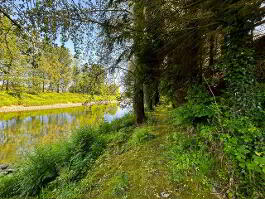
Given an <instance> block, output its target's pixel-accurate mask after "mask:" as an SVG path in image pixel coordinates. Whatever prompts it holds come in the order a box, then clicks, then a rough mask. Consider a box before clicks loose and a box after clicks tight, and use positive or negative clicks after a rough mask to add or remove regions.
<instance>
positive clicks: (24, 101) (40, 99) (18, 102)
mask: <svg viewBox="0 0 265 199" xmlns="http://www.w3.org/2000/svg"><path fill="white" fill-rule="evenodd" d="M113 100H116V96H96V95H94V96H91V95H84V94H78V93H51V92H50V93H39V94H36V95H35V94H28V93H21V94H20V95H19V96H18V95H15V94H12V93H8V92H3V91H2V92H0V109H1V110H5V111H2V112H6V110H11V111H7V112H14V111H20V110H21V111H24V110H45V109H47V108H48V109H50V108H49V107H50V105H54V106H55V107H58V108H70V107H76V106H81V105H82V103H84V102H99V101H113ZM48 105H49V106H48ZM31 106H36V107H35V108H28V107H31ZM37 106H38V107H44V106H47V107H46V108H44V109H39V108H38V107H37ZM25 107H26V108H25ZM51 108H53V107H51ZM0 112H1V111H0Z"/></svg>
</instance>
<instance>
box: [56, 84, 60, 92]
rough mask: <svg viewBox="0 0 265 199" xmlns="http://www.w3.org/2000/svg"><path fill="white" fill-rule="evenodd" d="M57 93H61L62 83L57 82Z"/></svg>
mask: <svg viewBox="0 0 265 199" xmlns="http://www.w3.org/2000/svg"><path fill="white" fill-rule="evenodd" d="M57 93H60V85H59V84H57Z"/></svg>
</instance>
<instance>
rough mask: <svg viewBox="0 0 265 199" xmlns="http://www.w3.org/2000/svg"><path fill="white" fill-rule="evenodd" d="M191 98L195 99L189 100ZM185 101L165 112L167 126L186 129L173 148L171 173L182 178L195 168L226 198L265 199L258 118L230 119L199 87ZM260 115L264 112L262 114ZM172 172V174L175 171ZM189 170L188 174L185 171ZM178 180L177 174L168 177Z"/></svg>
mask: <svg viewBox="0 0 265 199" xmlns="http://www.w3.org/2000/svg"><path fill="white" fill-rule="evenodd" d="M194 96H195V97H194ZM187 99H188V103H186V104H185V105H183V106H181V107H179V108H177V109H175V110H174V111H172V112H171V118H172V121H171V124H173V125H175V126H179V127H180V126H181V127H182V128H186V129H185V130H184V131H185V132H186V135H185V136H186V139H184V138H179V134H176V135H175V136H172V139H173V140H176V139H177V140H178V141H181V140H184V141H182V142H181V145H178V146H175V147H173V148H174V149H173V153H175V154H178V156H179V157H178V158H177V159H176V160H175V161H176V162H175V163H174V161H173V163H172V164H173V173H179V172H180V171H182V170H183V173H185V175H186V177H187V176H188V175H195V174H196V173H197V170H201V172H199V173H201V174H203V173H204V171H208V172H209V173H211V171H215V172H214V175H213V176H214V178H215V179H218V178H219V177H220V180H217V181H216V180H214V181H213V180H210V181H211V183H210V185H211V186H212V187H213V188H214V190H217V191H219V193H220V194H221V195H223V196H224V197H228V198H240V199H246V198H249V199H261V198H264V197H265V190H264V187H265V144H264V143H265V142H264V141H265V140H264V139H265V137H264V129H265V126H264V125H262V123H260V122H259V121H260V118H259V117H261V115H262V111H261V113H260V114H254V113H253V114H252V117H250V116H248V115H236V114H234V113H232V112H230V111H229V110H230V109H229V108H228V107H226V106H225V105H224V104H223V103H222V101H223V99H222V98H214V97H211V96H209V94H208V93H207V91H205V90H204V89H203V88H202V87H200V88H199V87H196V88H193V89H190V93H189V95H188V97H187ZM263 116H264V114H263ZM176 171H177V172H176ZM190 172H191V173H190ZM173 176H174V179H175V180H177V181H179V180H183V179H182V178H183V176H182V175H181V176H177V175H175V174H174V175H173Z"/></svg>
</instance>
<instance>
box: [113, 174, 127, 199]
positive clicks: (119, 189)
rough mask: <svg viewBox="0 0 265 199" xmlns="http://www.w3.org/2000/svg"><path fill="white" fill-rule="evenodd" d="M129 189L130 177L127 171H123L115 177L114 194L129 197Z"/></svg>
mask: <svg viewBox="0 0 265 199" xmlns="http://www.w3.org/2000/svg"><path fill="white" fill-rule="evenodd" d="M128 189H129V177H128V174H127V173H125V172H122V173H121V174H118V175H117V176H116V177H115V178H114V187H113V191H112V193H113V195H115V196H117V197H119V198H123V199H125V198H127V196H126V195H127V194H126V192H127V191H128Z"/></svg>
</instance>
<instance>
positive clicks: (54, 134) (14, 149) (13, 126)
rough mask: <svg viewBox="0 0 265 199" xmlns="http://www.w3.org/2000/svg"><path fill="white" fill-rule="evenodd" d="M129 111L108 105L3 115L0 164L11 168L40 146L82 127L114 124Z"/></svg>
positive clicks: (1, 120)
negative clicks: (6, 164) (11, 165)
mask: <svg viewBox="0 0 265 199" xmlns="http://www.w3.org/2000/svg"><path fill="white" fill-rule="evenodd" d="M130 110H131V108H130V107H125V108H121V107H119V106H118V105H117V104H109V105H93V106H90V107H77V108H67V109H56V110H45V111H33V112H17V113H3V114H0V164H4V163H8V164H10V163H11V164H12V163H14V162H16V161H17V160H19V159H21V158H22V157H23V156H24V155H25V154H27V153H28V152H29V151H31V150H32V149H33V147H34V146H36V145H37V144H48V143H52V142H54V141H56V140H57V139H58V138H61V137H64V136H69V135H70V133H71V131H72V130H74V129H76V128H79V127H81V126H85V125H92V126H95V125H97V124H99V123H101V122H103V121H105V122H111V121H112V120H114V119H116V118H120V117H123V116H124V115H125V114H126V113H128V112H129V111H130Z"/></svg>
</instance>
